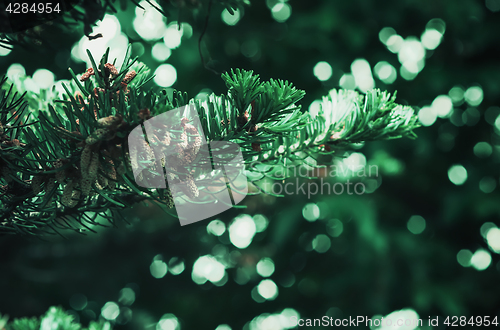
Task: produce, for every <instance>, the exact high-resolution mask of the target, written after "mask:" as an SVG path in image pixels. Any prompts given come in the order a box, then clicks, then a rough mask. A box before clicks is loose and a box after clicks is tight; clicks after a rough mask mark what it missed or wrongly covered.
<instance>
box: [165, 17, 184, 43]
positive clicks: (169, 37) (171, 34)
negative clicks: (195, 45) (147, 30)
mask: <svg viewBox="0 0 500 330" xmlns="http://www.w3.org/2000/svg"><path fill="white" fill-rule="evenodd" d="M181 39H182V29H181V30H180V31H179V28H178V25H177V23H175V24H169V26H168V28H167V30H166V31H165V34H164V35H163V42H164V43H165V46H167V47H168V48H170V49H175V48H177V47H179V46H180V45H181Z"/></svg>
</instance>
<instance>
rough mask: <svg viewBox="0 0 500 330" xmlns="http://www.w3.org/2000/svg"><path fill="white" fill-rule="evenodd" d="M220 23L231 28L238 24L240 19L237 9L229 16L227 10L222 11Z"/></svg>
mask: <svg viewBox="0 0 500 330" xmlns="http://www.w3.org/2000/svg"><path fill="white" fill-rule="evenodd" d="M221 18H222V21H223V22H224V23H226V24H227V25H230V26H233V25H236V24H238V22H239V21H240V19H241V13H240V11H239V9H236V10H234V14H230V13H229V11H228V10H227V9H224V10H223V11H222V14H221Z"/></svg>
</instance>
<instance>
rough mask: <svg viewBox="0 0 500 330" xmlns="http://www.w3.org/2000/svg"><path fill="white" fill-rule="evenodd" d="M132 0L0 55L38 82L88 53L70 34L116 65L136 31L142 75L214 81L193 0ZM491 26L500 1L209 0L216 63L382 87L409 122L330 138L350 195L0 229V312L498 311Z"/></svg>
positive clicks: (278, 321) (499, 90)
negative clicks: (413, 116) (89, 33)
mask: <svg viewBox="0 0 500 330" xmlns="http://www.w3.org/2000/svg"><path fill="white" fill-rule="evenodd" d="M140 3H141V5H142V6H143V7H144V8H145V10H142V9H140V8H137V7H136V6H134V5H133V4H132V3H128V5H127V6H126V9H125V10H123V11H119V12H118V13H116V14H108V15H106V16H105V17H104V19H103V20H102V21H101V22H99V23H98V24H97V26H96V27H94V30H93V34H96V33H101V34H102V35H103V36H102V38H98V39H95V40H92V41H89V40H88V38H87V37H85V36H83V25H75V26H71V27H70V26H69V27H68V28H67V29H56V28H55V26H46V27H44V29H42V30H41V31H39V39H40V40H41V42H40V43H37V44H35V45H32V46H30V47H28V48H25V47H21V46H16V47H14V49H13V50H11V51H10V50H6V49H3V48H0V73H6V74H7V75H8V76H9V78H10V79H11V80H12V81H16V79H18V78H19V77H24V78H23V79H22V83H19V84H20V86H21V87H19V88H20V89H23V88H24V89H25V90H28V91H34V92H36V91H38V90H39V89H43V88H49V87H51V86H52V85H53V84H54V83H57V82H59V81H64V80H67V79H70V75H69V72H68V70H67V68H68V67H71V68H72V69H73V70H74V71H75V72H77V73H78V72H80V73H81V72H83V71H85V70H86V68H87V67H89V64H88V63H86V61H88V58H87V56H86V53H85V50H86V49H90V50H91V52H92V54H93V55H94V57H95V58H99V57H100V55H101V54H102V53H103V52H104V50H105V49H106V47H111V52H110V56H111V58H114V57H117V58H118V61H117V62H118V63H120V61H121V59H122V58H123V56H124V53H125V49H126V47H127V45H128V44H129V43H132V46H133V54H134V55H136V56H139V61H141V62H143V63H145V64H146V65H147V66H148V67H149V68H150V69H151V72H152V73H155V74H156V78H155V79H154V81H152V82H150V86H149V87H150V88H167V89H172V88H175V89H177V90H181V91H186V92H188V93H189V95H190V96H192V97H198V98H203V97H206V96H207V95H208V94H209V93H211V92H215V93H216V94H222V93H226V91H227V90H226V87H225V86H224V83H223V81H222V80H221V79H220V77H219V76H217V75H216V74H214V73H213V72H211V71H210V70H207V69H206V68H204V66H203V65H202V62H201V59H200V54H199V49H198V40H199V37H200V34H201V33H202V31H203V27H204V24H205V18H206V2H201V3H200V5H201V7H199V8H198V9H196V10H183V11H181V13H180V14H179V13H178V12H177V11H171V12H170V16H169V18H165V17H163V16H162V15H161V14H160V13H158V12H157V11H156V10H154V9H153V8H151V5H150V4H148V3H147V2H145V1H142V2H140ZM160 3H161V2H160ZM193 3H196V1H195V2H193ZM169 8H171V7H169ZM179 17H180V18H181V20H182V22H183V23H182V24H181V28H180V29H179V28H178V24H177V20H178V19H179ZM498 31H500V0H486V1H484V0H481V1H476V0H460V1H456V0H454V1H452V0H443V1H432V2H431V1H414V0H401V1H397V2H394V1H376V2H375V1H361V0H354V1H348V2H347V1H342V2H341V1H319V0H310V1H298V0H290V1H277V0H266V1H252V3H251V6H249V7H248V6H247V7H245V8H244V10H238V11H236V13H235V14H234V15H231V14H230V13H229V12H228V11H227V9H225V7H223V6H221V5H219V4H217V3H215V4H214V5H213V7H212V11H211V15H210V20H209V24H208V29H207V31H206V33H205V35H204V39H203V43H202V47H201V51H202V52H203V55H204V58H205V59H206V61H207V63H208V64H207V65H208V66H210V67H211V68H212V69H214V70H216V71H219V72H223V71H225V70H228V69H230V68H244V69H251V70H254V71H255V72H256V73H258V74H260V75H261V78H262V79H264V80H267V79H270V78H275V79H286V80H289V81H291V82H292V83H293V84H295V86H297V87H298V88H300V89H303V90H305V91H306V92H307V95H306V97H305V98H304V99H303V100H302V101H301V105H302V106H303V107H304V108H309V109H311V110H314V109H318V108H319V100H320V99H321V97H322V96H324V95H326V94H327V93H328V91H329V90H331V89H332V88H346V89H357V90H359V91H366V90H368V89H371V88H374V87H376V88H381V89H385V90H388V91H390V92H394V91H396V90H397V91H398V93H397V95H398V102H399V103H403V104H408V105H411V106H414V107H415V109H416V110H418V116H419V120H420V122H421V124H422V128H419V129H417V130H416V133H417V134H418V136H419V138H418V139H417V140H409V139H401V140H395V141H379V142H373V143H367V144H366V145H364V146H358V147H357V148H356V149H355V150H350V151H349V150H348V151H340V152H339V153H338V155H339V156H342V157H343V158H339V159H338V160H336V163H335V164H336V166H339V167H342V166H344V168H345V167H346V166H347V167H348V166H351V165H355V166H361V167H364V166H365V167H368V166H370V165H376V166H377V167H376V168H377V169H378V171H377V172H376V173H371V174H370V175H366V176H362V177H359V176H358V175H356V174H355V173H349V172H345V173H344V174H345V175H338V176H335V177H328V178H326V179H325V180H329V181H330V182H331V183H332V184H333V183H335V182H346V180H348V179H349V180H352V181H353V182H361V183H363V184H364V187H365V188H366V191H365V193H363V194H359V195H358V194H351V195H349V194H347V193H345V192H344V193H341V194H323V195H320V194H316V195H311V196H307V195H306V196H305V195H303V194H292V195H288V196H286V197H284V198H275V197H272V196H269V195H259V196H251V197H247V198H246V199H245V200H244V201H243V204H245V205H247V208H246V209H244V210H241V209H231V210H228V211H226V212H224V213H223V214H220V215H219V216H217V217H215V218H210V219H207V220H204V221H200V222H198V223H195V224H192V225H189V226H184V227H181V226H180V225H179V222H178V220H176V219H175V218H172V217H170V216H168V215H167V214H165V213H164V212H163V211H162V210H160V209H159V208H157V207H155V206H153V205H150V204H148V203H145V204H138V205H136V206H135V207H134V208H133V209H132V210H127V212H124V218H125V219H124V220H126V221H123V220H117V221H116V225H117V227H118V228H109V229H108V228H104V229H97V230H98V231H99V233H98V234H89V235H87V236H81V235H71V234H69V233H68V235H67V239H62V238H59V237H51V238H47V239H46V240H45V241H44V240H40V239H37V238H27V237H16V236H5V237H1V238H0V251H1V253H0V312H1V313H2V314H9V315H10V316H11V317H21V316H38V315H41V314H43V313H44V312H45V311H46V310H47V309H48V308H49V307H50V306H52V305H59V306H62V307H63V308H65V309H66V310H68V311H69V312H70V313H72V314H73V315H75V318H76V320H78V321H80V322H82V323H83V324H87V323H88V322H89V321H90V320H96V319H99V318H103V319H105V320H109V321H110V322H111V323H112V324H113V325H114V328H115V329H157V330H171V329H176V330H177V329H217V330H229V329H246V330H247V329H248V330H250V329H251V330H253V329H273V330H274V329H277V330H278V329H289V328H293V326H292V325H291V324H289V323H288V320H289V318H290V317H298V318H321V317H322V316H324V315H327V316H330V317H333V318H349V316H351V317H356V316H366V317H369V318H372V319H377V318H381V317H384V318H386V317H387V316H388V315H391V316H393V317H394V316H395V315H396V316H398V317H402V318H407V319H414V318H421V319H423V320H424V326H423V327H420V329H431V328H432V329H444V328H445V325H444V324H442V321H444V318H445V317H446V316H452V315H457V316H468V317H470V316H490V318H491V319H493V318H494V317H495V316H500V295H499V293H500V284H499V283H500V282H499V281H498V278H499V276H500V274H499V272H500V258H499V256H498V253H500V229H499V228H497V225H498V226H500V219H499V216H500V203H499V201H500V199H499V188H498V187H497V186H498V184H499V178H500V174H499V171H498V167H499V162H500V107H499V105H500V61H499V56H500V40H499V35H498ZM16 77H17V78H16ZM40 102H42V101H40ZM293 180H295V179H293ZM300 180H302V181H300ZM300 180H299V182H312V181H311V180H305V179H300ZM293 182H296V181H293ZM436 316H439V317H440V318H439V319H440V321H441V322H440V325H438V326H434V327H430V326H427V322H426V321H427V320H428V318H429V317H436ZM358 328H367V327H364V326H361V327H358ZM416 328H417V327H416V326H408V327H404V329H408V330H411V329H416ZM372 329H388V328H384V327H372ZM391 329H393V328H391ZM399 329H403V328H399Z"/></svg>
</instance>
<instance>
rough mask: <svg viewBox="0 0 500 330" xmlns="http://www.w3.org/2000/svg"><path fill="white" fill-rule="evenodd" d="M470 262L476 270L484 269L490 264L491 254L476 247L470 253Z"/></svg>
mask: <svg viewBox="0 0 500 330" xmlns="http://www.w3.org/2000/svg"><path fill="white" fill-rule="evenodd" d="M470 263H471V265H472V267H474V268H475V269H476V270H479V271H482V270H485V269H486V268H488V267H489V266H490V264H491V254H490V253H489V252H488V251H486V250H484V249H478V250H477V251H476V252H474V254H473V255H472V258H471V260H470Z"/></svg>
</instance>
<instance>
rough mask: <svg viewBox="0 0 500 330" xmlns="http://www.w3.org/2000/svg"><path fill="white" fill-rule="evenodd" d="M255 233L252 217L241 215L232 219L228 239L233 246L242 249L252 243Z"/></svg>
mask: <svg viewBox="0 0 500 330" xmlns="http://www.w3.org/2000/svg"><path fill="white" fill-rule="evenodd" d="M256 231H257V228H256V227H255V222H254V221H253V219H252V217H251V216H249V215H248V214H242V215H239V216H237V217H236V218H234V220H233V222H232V223H231V225H230V226H229V239H230V241H231V243H232V244H233V245H234V246H236V247H237V248H240V249H244V248H246V247H248V246H249V245H250V243H252V240H253V237H254V235H255V233H256Z"/></svg>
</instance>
